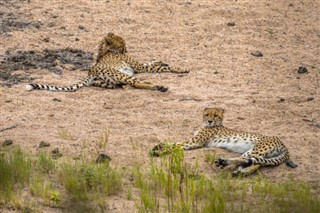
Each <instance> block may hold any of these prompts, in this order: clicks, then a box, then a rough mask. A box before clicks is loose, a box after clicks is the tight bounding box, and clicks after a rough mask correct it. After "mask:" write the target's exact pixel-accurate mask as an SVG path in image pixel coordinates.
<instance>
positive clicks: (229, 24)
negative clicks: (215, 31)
mask: <svg viewBox="0 0 320 213" xmlns="http://www.w3.org/2000/svg"><path fill="white" fill-rule="evenodd" d="M227 25H228V26H229V27H234V26H236V23H235V22H233V21H232V22H228V23H227Z"/></svg>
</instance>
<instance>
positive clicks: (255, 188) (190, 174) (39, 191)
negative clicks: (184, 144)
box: [0, 148, 320, 212]
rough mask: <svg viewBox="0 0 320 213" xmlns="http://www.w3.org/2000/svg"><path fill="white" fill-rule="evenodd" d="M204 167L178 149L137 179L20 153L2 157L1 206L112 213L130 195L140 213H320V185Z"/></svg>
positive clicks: (106, 168)
mask: <svg viewBox="0 0 320 213" xmlns="http://www.w3.org/2000/svg"><path fill="white" fill-rule="evenodd" d="M205 159H206V161H207V163H208V164H211V163H212V162H214V159H215V154H207V155H206V157H205ZM198 165H199V162H198V161H196V163H194V164H193V165H190V164H188V163H186V162H185V160H184V151H183V150H182V149H179V148H175V149H173V150H172V152H171V154H170V155H166V156H163V157H162V158H150V165H149V166H148V167H144V168H142V167H140V166H136V167H134V168H133V169H132V170H131V171H132V175H127V176H123V173H122V172H120V170H119V169H117V168H113V167H112V166H111V165H110V164H109V162H105V163H99V164H97V163H95V162H93V161H87V160H85V159H82V160H78V161H74V160H61V161H59V160H57V161H56V160H52V159H51V157H50V155H47V154H46V153H45V152H40V153H39V154H38V156H37V157H36V158H31V157H30V156H28V155H26V154H25V153H23V152H22V151H21V150H20V149H14V150H13V151H11V152H7V153H5V152H3V153H2V154H1V156H0V171H1V173H0V205H1V206H6V205H9V206H15V207H16V208H18V209H21V210H23V211H24V209H28V210H35V209H33V208H37V209H38V208H39V207H32V206H34V205H33V204H32V203H33V202H37V204H38V203H41V204H42V205H46V206H52V207H60V206H63V205H64V204H65V202H66V201H67V200H70V199H71V200H73V201H75V202H81V203H83V204H84V205H85V206H83V208H88V209H90V211H91V210H92V211H95V209H96V208H98V207H99V208H100V209H102V210H104V209H105V208H106V205H107V199H108V196H110V195H117V194H119V193H121V192H124V193H126V196H127V199H128V200H133V201H135V202H136V207H137V211H139V212H302V211H303V212H319V211H320V196H319V190H320V183H319V182H317V183H305V182H300V181H295V180H293V179H289V180H286V181H283V182H282V181H281V182H273V181H270V180H267V179H265V178H263V177H262V176H261V175H259V174H258V175H256V176H254V177H250V178H249V177H247V178H232V177H231V176H230V175H229V173H225V172H220V173H219V174H218V175H217V176H216V177H215V178H209V177H206V175H205V174H203V173H201V172H200V171H199V166H198ZM130 177H132V180H133V182H128V183H127V184H126V188H125V190H122V188H123V182H124V179H125V178H129V179H130ZM61 186H63V187H61ZM63 188H64V189H65V190H64V189H63ZM22 191H24V192H29V195H22V193H21V192H22ZM137 192H138V194H137ZM27 194H28V193H27ZM24 196H29V199H25V197H24ZM30 198H31V199H30ZM24 200H26V201H24ZM87 204H88V205H87ZM132 211H135V210H132Z"/></svg>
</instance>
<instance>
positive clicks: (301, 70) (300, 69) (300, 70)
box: [298, 67, 308, 74]
mask: <svg viewBox="0 0 320 213" xmlns="http://www.w3.org/2000/svg"><path fill="white" fill-rule="evenodd" d="M307 72H308V70H307V68H306V67H299V68H298V73H299V74H303V73H307Z"/></svg>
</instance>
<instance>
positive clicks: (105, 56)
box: [26, 33, 189, 92]
mask: <svg viewBox="0 0 320 213" xmlns="http://www.w3.org/2000/svg"><path fill="white" fill-rule="evenodd" d="M126 53H127V49H126V43H125V41H124V39H123V38H121V37H120V36H117V35H115V34H113V33H108V34H107V36H105V37H104V38H103V40H102V41H101V42H100V44H99V50H98V56H97V59H96V64H95V65H94V66H93V67H92V68H90V69H89V72H88V76H87V77H86V79H84V80H83V81H82V82H80V83H77V84H74V85H71V86H62V87H60V86H49V85H42V84H28V85H27V86H26V90H33V89H38V90H50V91H65V92H72V91H77V90H78V89H80V88H82V87H85V86H97V87H103V88H109V89H114V88H118V87H122V86H124V85H130V86H132V87H135V88H139V89H150V90H158V91H161V92H166V91H167V90H168V87H165V86H162V85H158V84H155V83H150V82H146V81H140V80H137V79H136V78H134V77H133V74H134V73H159V72H173V73H188V72H189V71H188V70H185V69H181V68H177V67H170V66H169V65H168V64H166V63H163V62H161V61H152V62H149V63H144V64H142V63H139V62H137V61H135V60H134V59H132V58H131V57H130V56H129V55H127V54H126Z"/></svg>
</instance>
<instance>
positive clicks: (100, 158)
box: [96, 153, 111, 163]
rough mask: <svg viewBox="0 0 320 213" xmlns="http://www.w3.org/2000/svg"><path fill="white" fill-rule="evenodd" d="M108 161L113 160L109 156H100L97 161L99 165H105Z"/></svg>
mask: <svg viewBox="0 0 320 213" xmlns="http://www.w3.org/2000/svg"><path fill="white" fill-rule="evenodd" d="M106 161H108V162H109V161H111V158H110V157H109V156H108V155H107V154H103V153H102V154H100V155H99V156H98V158H97V160H96V162H97V163H104V162H106Z"/></svg>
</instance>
